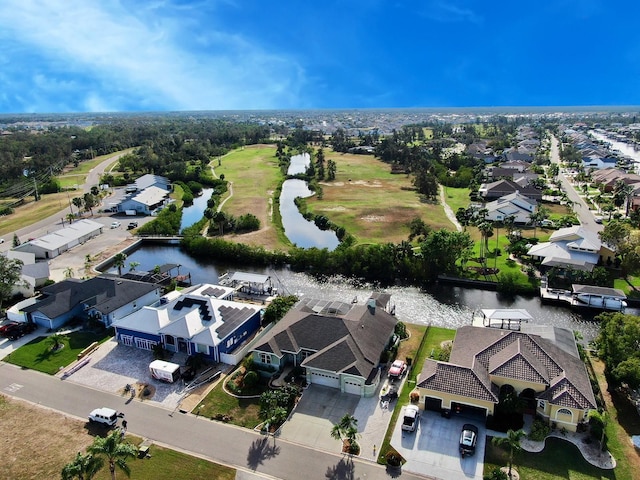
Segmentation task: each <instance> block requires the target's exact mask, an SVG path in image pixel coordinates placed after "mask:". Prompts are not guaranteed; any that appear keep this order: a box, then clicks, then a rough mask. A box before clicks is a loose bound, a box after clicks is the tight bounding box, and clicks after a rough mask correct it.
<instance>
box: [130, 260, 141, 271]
mask: <svg viewBox="0 0 640 480" xmlns="http://www.w3.org/2000/svg"><path fill="white" fill-rule="evenodd" d="M139 266H140V262H129V271H130V272H134V271H135V269H136V268H137V267H139Z"/></svg>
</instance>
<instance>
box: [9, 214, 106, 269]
mask: <svg viewBox="0 0 640 480" xmlns="http://www.w3.org/2000/svg"><path fill="white" fill-rule="evenodd" d="M103 228H104V225H102V224H101V223H98V222H94V221H93V220H78V221H76V222H73V223H71V224H69V225H66V226H65V227H63V228H61V229H59V230H56V231H55V232H52V233H48V234H47V235H44V236H42V237H39V238H35V239H33V240H29V241H28V242H24V243H22V244H20V245H18V246H17V247H14V250H16V251H18V252H29V253H33V254H34V255H35V258H46V259H50V258H55V257H57V256H58V255H60V254H62V253H64V252H66V251H67V250H69V249H71V248H73V247H75V246H76V245H79V244H81V243H84V242H86V241H87V240H90V239H92V238H93V237H96V236H98V235H100V234H101V233H102V230H103Z"/></svg>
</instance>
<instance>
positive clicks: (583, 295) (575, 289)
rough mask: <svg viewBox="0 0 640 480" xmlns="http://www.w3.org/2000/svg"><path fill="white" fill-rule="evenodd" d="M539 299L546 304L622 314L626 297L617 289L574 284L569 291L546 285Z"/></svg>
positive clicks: (542, 288) (541, 288) (625, 304)
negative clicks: (559, 304)
mask: <svg viewBox="0 0 640 480" xmlns="http://www.w3.org/2000/svg"><path fill="white" fill-rule="evenodd" d="M540 299H541V300H542V302H546V303H556V302H557V303H561V304H565V305H568V306H570V307H572V308H590V309H596V310H606V311H614V312H624V310H625V309H626V308H627V302H626V300H627V296H626V295H625V294H624V292H623V291H622V290H619V289H617V288H608V287H596V286H593V285H579V284H574V285H572V286H571V290H563V289H559V288H549V287H548V286H547V285H546V283H543V286H541V287H540Z"/></svg>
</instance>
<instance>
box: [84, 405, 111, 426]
mask: <svg viewBox="0 0 640 480" xmlns="http://www.w3.org/2000/svg"><path fill="white" fill-rule="evenodd" d="M89 421H90V422H96V423H103V424H105V425H109V426H110V427H113V426H114V425H115V424H116V423H118V412H116V411H115V410H113V409H112V408H106V407H102V408H96V409H95V410H93V411H92V412H91V413H90V414H89Z"/></svg>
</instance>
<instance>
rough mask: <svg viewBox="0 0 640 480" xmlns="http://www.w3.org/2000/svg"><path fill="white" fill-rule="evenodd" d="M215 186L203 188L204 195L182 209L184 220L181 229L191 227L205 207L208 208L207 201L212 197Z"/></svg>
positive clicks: (199, 217)
mask: <svg viewBox="0 0 640 480" xmlns="http://www.w3.org/2000/svg"><path fill="white" fill-rule="evenodd" d="M212 192H213V188H205V189H203V190H202V195H200V196H198V197H195V198H194V199H193V204H192V205H190V206H188V207H186V208H183V209H182V222H181V223H180V231H182V230H183V229H185V228H187V227H190V226H191V225H193V224H194V223H196V222H198V221H199V220H200V219H201V218H202V215H203V214H204V211H205V209H206V208H207V202H208V201H209V199H210V198H211V193H212Z"/></svg>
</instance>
